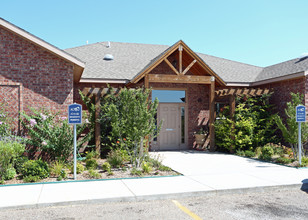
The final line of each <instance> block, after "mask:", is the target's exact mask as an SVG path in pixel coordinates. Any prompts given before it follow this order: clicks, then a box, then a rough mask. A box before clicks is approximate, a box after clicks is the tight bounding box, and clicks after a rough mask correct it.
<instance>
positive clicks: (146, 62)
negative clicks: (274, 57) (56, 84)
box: [65, 42, 308, 85]
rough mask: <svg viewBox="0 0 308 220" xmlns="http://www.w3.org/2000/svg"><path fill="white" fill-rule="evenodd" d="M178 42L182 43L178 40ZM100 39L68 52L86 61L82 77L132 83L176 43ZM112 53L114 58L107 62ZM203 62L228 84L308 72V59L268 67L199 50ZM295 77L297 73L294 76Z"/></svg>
mask: <svg viewBox="0 0 308 220" xmlns="http://www.w3.org/2000/svg"><path fill="white" fill-rule="evenodd" d="M177 43H178V42H177ZM177 43H175V44H177ZM107 44H108V42H99V43H95V44H89V45H84V46H80V47H75V48H69V49H66V50H65V51H66V52H68V53H70V54H72V55H74V56H76V57H78V58H79V59H81V60H83V61H85V62H86V67H85V70H84V72H83V75H82V80H84V81H86V80H93V81H95V80H122V81H123V82H124V81H125V82H129V81H130V80H132V79H135V78H136V76H138V75H139V74H140V73H142V72H144V71H145V70H146V69H147V68H149V67H150V66H151V65H153V63H155V62H156V61H157V60H158V59H160V58H161V57H162V56H163V55H164V54H165V53H166V52H167V51H168V50H170V48H172V47H173V46H174V45H175V44H174V45H172V46H167V45H153V44H138V43H119V42H110V47H109V48H108V47H107ZM106 54H111V55H113V56H114V60H112V61H106V60H104V56H105V55H106ZM195 54H196V55H197V56H198V57H200V58H201V59H202V60H203V62H204V63H205V64H206V65H207V66H208V67H209V68H210V69H211V70H213V72H214V73H216V74H217V75H218V76H219V77H220V78H221V79H222V80H223V81H224V82H226V83H227V84H230V85H231V84H237V83H239V84H247V85H253V84H255V83H258V82H263V81H266V80H269V79H277V80H279V79H280V78H281V77H284V76H291V77H292V76H293V75H294V74H297V73H299V72H301V73H305V71H308V58H306V59H304V58H301V59H300V58H297V59H293V60H289V61H286V62H282V63H279V64H275V65H272V66H268V67H258V66H254V65H249V64H245V63H241V62H236V61H232V60H228V59H224V58H219V57H215V56H210V55H207V54H202V53H195ZM294 76H295V75H294Z"/></svg>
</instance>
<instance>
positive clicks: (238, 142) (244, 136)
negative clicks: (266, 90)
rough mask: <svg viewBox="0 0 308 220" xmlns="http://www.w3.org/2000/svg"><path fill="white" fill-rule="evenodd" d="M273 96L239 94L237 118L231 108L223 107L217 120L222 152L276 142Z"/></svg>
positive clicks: (218, 144)
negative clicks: (271, 100) (270, 99)
mask: <svg viewBox="0 0 308 220" xmlns="http://www.w3.org/2000/svg"><path fill="white" fill-rule="evenodd" d="M269 98H270V95H261V96H258V97H247V96H245V95H243V96H239V97H236V107H235V113H234V118H231V117H230V111H229V108H228V107H224V108H222V109H221V112H220V113H219V114H218V118H219V120H216V121H215V123H214V126H215V143H216V145H217V149H218V150H220V151H229V152H232V153H233V152H236V151H238V150H241V151H245V150H253V151H254V150H255V149H256V148H257V147H258V146H264V145H265V144H266V143H268V142H273V143H276V142H277V141H278V140H277V137H276V136H275V130H276V126H274V124H275V121H274V115H273V114H272V113H271V112H272V111H271V110H272V108H273V106H272V105H269V104H268V103H269Z"/></svg>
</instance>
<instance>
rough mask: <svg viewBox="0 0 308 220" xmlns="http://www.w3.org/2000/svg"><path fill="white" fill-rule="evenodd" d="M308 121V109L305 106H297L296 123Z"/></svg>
mask: <svg viewBox="0 0 308 220" xmlns="http://www.w3.org/2000/svg"><path fill="white" fill-rule="evenodd" d="M305 121H306V107H305V106H303V105H298V106H296V122H305Z"/></svg>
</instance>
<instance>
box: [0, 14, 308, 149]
mask: <svg viewBox="0 0 308 220" xmlns="http://www.w3.org/2000/svg"><path fill="white" fill-rule="evenodd" d="M0 50H1V53H0V101H1V102H3V101H5V103H6V104H7V105H8V106H10V109H11V114H12V115H13V116H16V115H18V112H19V111H20V110H27V108H28V106H31V107H35V108H39V107H44V108H49V109H52V110H55V111H61V112H63V114H66V109H67V105H68V104H71V103H73V102H79V103H80V97H79V95H78V90H84V89H86V88H93V87H95V88H106V87H107V84H109V85H110V86H112V87H117V88H119V87H131V88H133V87H141V86H145V87H148V88H150V87H151V88H152V89H153V91H152V97H158V99H159V100H160V106H159V109H158V115H157V117H158V119H159V120H164V125H163V128H162V131H161V134H160V136H159V137H158V139H157V140H156V141H155V143H154V144H153V146H152V147H153V149H157V150H167V149H168V150H170V149H173V150H179V149H189V148H191V147H193V145H194V138H193V133H194V132H195V131H198V130H199V129H200V127H202V126H205V125H208V127H209V131H210V134H214V130H213V126H211V124H212V122H213V121H214V117H215V92H216V95H217V92H218V91H224V92H226V93H228V92H230V91H234V90H236V89H237V90H241V91H245V89H246V90H248V92H249V91H257V90H256V89H257V88H260V89H264V88H267V89H272V90H273V91H274V94H273V96H272V100H271V101H272V102H273V103H274V104H276V105H277V106H278V109H280V110H281V109H283V108H284V107H285V103H286V102H287V101H289V100H290V92H301V93H303V94H305V104H306V106H308V96H307V95H308V82H307V76H306V75H307V73H308V57H302V58H297V59H293V60H289V61H286V62H282V63H279V64H276V65H272V66H268V67H257V66H253V65H249V64H244V63H239V62H235V61H231V60H226V59H222V58H218V57H214V56H210V55H206V54H201V53H196V52H194V51H192V50H191V49H190V48H189V47H188V46H187V45H186V44H185V43H184V42H183V41H178V42H176V43H175V44H174V45H172V46H165V45H150V44H134V43H117V42H100V43H95V44H89V45H84V46H80V47H75V48H70V49H66V50H64V51H63V50H60V49H58V48H56V47H54V46H52V45H50V44H48V43H46V42H45V41H43V40H41V39H39V38H37V37H35V36H33V35H31V34H30V33H28V32H26V31H24V30H22V29H20V28H18V27H16V26H14V25H12V24H11V23H9V22H7V21H5V20H3V19H0ZM253 89H255V90H253ZM230 94H231V93H230ZM230 101H232V96H230ZM211 137H214V136H212V135H211ZM211 143H212V144H213V140H212V139H211Z"/></svg>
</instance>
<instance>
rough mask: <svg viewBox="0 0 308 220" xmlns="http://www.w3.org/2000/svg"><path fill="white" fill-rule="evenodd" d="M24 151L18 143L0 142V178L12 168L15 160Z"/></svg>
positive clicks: (22, 146) (23, 147)
mask: <svg viewBox="0 0 308 220" xmlns="http://www.w3.org/2000/svg"><path fill="white" fill-rule="evenodd" d="M24 151H25V146H24V145H23V144H21V143H18V142H15V141H13V142H4V141H0V176H3V175H5V173H6V172H7V169H9V168H11V167H14V162H15V159H16V158H18V157H19V156H21V155H22V154H23V153H24Z"/></svg>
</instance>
